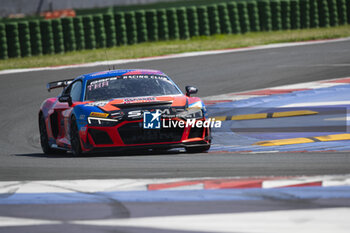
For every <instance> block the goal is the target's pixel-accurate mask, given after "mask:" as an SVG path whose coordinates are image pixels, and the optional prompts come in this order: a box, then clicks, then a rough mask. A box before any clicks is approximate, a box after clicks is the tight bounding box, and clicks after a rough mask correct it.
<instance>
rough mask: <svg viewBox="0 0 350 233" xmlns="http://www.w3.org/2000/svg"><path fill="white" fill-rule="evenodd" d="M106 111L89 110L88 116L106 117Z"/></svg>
mask: <svg viewBox="0 0 350 233" xmlns="http://www.w3.org/2000/svg"><path fill="white" fill-rule="evenodd" d="M108 115H109V114H108V113H102V112H91V113H90V117H101V118H107V117H108Z"/></svg>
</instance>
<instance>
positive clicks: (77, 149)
mask: <svg viewBox="0 0 350 233" xmlns="http://www.w3.org/2000/svg"><path fill="white" fill-rule="evenodd" d="M70 143H71V147H72V148H71V150H72V153H73V155H75V156H80V155H81V154H82V151H81V144H80V136H79V130H78V126H77V121H76V119H75V117H74V116H73V117H72V119H71V125H70Z"/></svg>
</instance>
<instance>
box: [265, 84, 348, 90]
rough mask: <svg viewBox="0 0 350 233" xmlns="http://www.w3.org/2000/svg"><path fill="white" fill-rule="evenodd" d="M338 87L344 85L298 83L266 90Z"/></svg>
mask: <svg viewBox="0 0 350 233" xmlns="http://www.w3.org/2000/svg"><path fill="white" fill-rule="evenodd" d="M338 85H344V83H324V82H308V83H299V84H292V85H284V86H279V87H272V88H268V89H271V90H293V89H317V88H325V87H333V86H338Z"/></svg>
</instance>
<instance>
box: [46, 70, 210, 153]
mask: <svg viewBox="0 0 350 233" xmlns="http://www.w3.org/2000/svg"><path fill="white" fill-rule="evenodd" d="M59 87H63V88H64V90H63V91H62V93H61V95H60V96H58V97H55V98H49V99H47V100H45V101H44V102H43V103H42V105H41V108H40V111H39V131H40V141H41V147H42V149H43V151H44V153H46V154H51V153H56V152H62V151H71V152H72V153H73V154H74V155H80V154H82V153H88V152H108V151H118V150H122V149H153V150H157V149H161V150H163V149H164V150H166V149H170V148H177V147H183V148H185V149H186V150H187V151H188V152H203V151H206V150H208V149H209V148H210V142H211V138H210V126H208V125H206V124H197V123H202V122H205V121H206V117H205V115H206V109H205V106H204V104H203V102H202V101H201V99H200V98H198V97H191V94H196V93H197V88H195V87H191V86H186V94H183V93H182V92H181V91H180V89H179V88H178V87H177V86H176V84H175V83H174V82H173V81H172V80H171V79H170V78H169V77H168V76H167V75H165V74H164V73H162V72H161V71H157V70H112V71H102V72H96V73H91V74H86V75H82V76H79V77H77V78H76V79H74V80H62V81H57V82H51V83H49V84H48V85H47V88H48V90H49V91H50V90H51V89H54V88H59Z"/></svg>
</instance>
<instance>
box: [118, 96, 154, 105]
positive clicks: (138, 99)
mask: <svg viewBox="0 0 350 233" xmlns="http://www.w3.org/2000/svg"><path fill="white" fill-rule="evenodd" d="M155 100H156V98H155V97H135V98H126V99H124V100H123V103H125V104H130V103H134V102H141V103H146V102H152V101H155Z"/></svg>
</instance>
